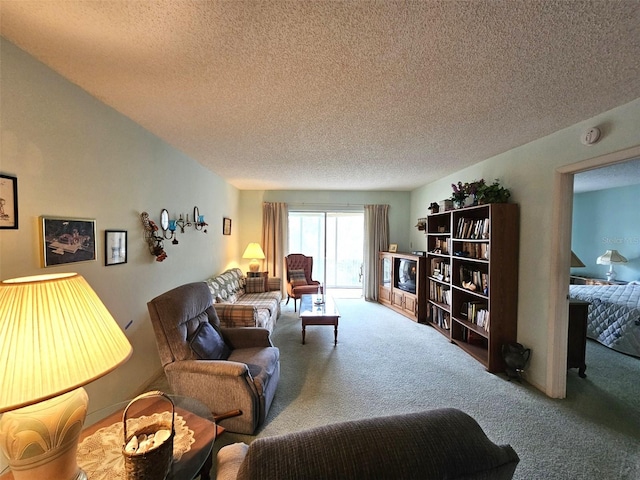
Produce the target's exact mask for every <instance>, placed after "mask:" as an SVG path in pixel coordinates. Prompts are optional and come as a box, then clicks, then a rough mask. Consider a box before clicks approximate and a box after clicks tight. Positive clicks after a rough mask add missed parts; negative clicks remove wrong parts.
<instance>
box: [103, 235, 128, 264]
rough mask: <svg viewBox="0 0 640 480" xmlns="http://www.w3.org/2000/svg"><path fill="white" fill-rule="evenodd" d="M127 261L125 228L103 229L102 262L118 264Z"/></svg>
mask: <svg viewBox="0 0 640 480" xmlns="http://www.w3.org/2000/svg"><path fill="white" fill-rule="evenodd" d="M121 263H127V232H126V230H105V231H104V264H105V265H106V266H107V267H108V266H111V265H120V264H121Z"/></svg>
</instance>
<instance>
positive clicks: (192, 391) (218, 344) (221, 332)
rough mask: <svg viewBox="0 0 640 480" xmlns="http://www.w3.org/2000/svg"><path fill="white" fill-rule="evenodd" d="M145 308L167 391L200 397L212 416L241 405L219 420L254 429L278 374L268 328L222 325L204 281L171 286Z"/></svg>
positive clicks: (237, 429) (240, 428)
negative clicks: (149, 318) (170, 288)
mask: <svg viewBox="0 0 640 480" xmlns="http://www.w3.org/2000/svg"><path fill="white" fill-rule="evenodd" d="M147 307H148V309H149V315H150V317H151V323H152V325H153V330H154V332H155V336H156V343H157V345H158V352H159V354H160V361H161V362H162V366H163V368H164V372H165V374H166V376H167V380H168V382H169V387H170V389H171V393H175V394H177V395H184V396H187V397H193V398H196V399H198V400H200V401H201V402H202V403H204V404H206V405H207V407H209V409H210V410H211V412H212V413H213V414H214V415H215V414H223V413H225V412H229V411H232V410H236V409H239V410H241V412H242V414H241V415H240V416H236V417H232V418H228V419H225V420H221V421H220V424H221V425H222V426H223V427H225V428H226V429H227V430H229V431H231V432H236V433H245V434H253V433H254V431H255V430H256V428H257V427H258V426H259V425H261V424H262V423H263V422H264V419H265V417H266V415H267V412H268V411H269V407H270V406H271V402H272V400H273V397H274V395H275V392H276V388H277V386H278V381H279V379H280V350H279V349H278V348H276V347H274V346H273V344H272V343H271V340H270V338H269V330H267V329H265V328H258V327H238V328H224V327H220V320H219V319H218V315H217V314H216V310H215V308H214V307H213V299H212V297H211V292H210V291H209V287H208V286H207V284H206V283H205V282H196V283H189V284H186V285H182V286H180V287H177V288H174V289H173V290H169V291H168V292H166V293H163V294H162V295H160V296H158V297H156V298H154V299H153V300H151V301H150V302H149V303H148V304H147Z"/></svg>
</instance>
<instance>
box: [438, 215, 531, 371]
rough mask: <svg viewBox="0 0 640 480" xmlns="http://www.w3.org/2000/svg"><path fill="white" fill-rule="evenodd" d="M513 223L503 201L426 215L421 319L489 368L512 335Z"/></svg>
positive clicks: (498, 367) (500, 367)
mask: <svg viewBox="0 0 640 480" xmlns="http://www.w3.org/2000/svg"><path fill="white" fill-rule="evenodd" d="M519 223H520V221H519V208H518V205H516V204H509V203H494V204H488V205H478V206H473V207H467V208H461V209H458V210H450V211H447V212H443V213H436V214H433V215H430V216H429V217H428V218H427V233H426V235H427V252H428V253H427V275H428V278H427V282H426V288H427V292H426V294H427V298H428V307H427V313H428V316H427V323H428V324H429V325H431V326H433V327H434V328H435V329H436V330H438V331H439V332H440V333H442V334H443V335H445V336H446V337H447V338H448V339H449V340H450V341H451V342H453V343H455V344H456V345H458V346H459V347H460V348H462V349H463V350H464V351H466V352H467V353H468V354H469V355H471V356H472V357H473V358H475V359H476V360H478V361H479V362H480V363H482V364H483V365H484V366H485V367H486V368H487V370H488V371H490V372H493V373H497V372H502V371H504V362H503V360H502V345H503V344H505V343H510V342H515V341H516V335H517V325H518V317H517V314H518V246H519Z"/></svg>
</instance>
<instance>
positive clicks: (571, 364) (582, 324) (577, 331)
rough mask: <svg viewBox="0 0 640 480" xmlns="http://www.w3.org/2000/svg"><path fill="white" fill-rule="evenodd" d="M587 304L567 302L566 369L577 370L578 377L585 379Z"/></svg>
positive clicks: (575, 301) (577, 301)
mask: <svg viewBox="0 0 640 480" xmlns="http://www.w3.org/2000/svg"><path fill="white" fill-rule="evenodd" d="M589 305H590V303H589V302H586V301H584V300H576V299H571V300H570V301H569V333H568V339H567V369H569V368H577V369H578V375H579V376H580V377H581V378H586V377H587V374H586V373H584V372H585V370H586V369H587V363H586V360H585V356H586V354H587V314H588V313H589Z"/></svg>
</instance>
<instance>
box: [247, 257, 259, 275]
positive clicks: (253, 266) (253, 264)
mask: <svg viewBox="0 0 640 480" xmlns="http://www.w3.org/2000/svg"><path fill="white" fill-rule="evenodd" d="M249 271H250V272H259V271H260V262H259V261H258V260H256V259H255V258H254V259H253V260H251V261H250V262H249Z"/></svg>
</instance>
